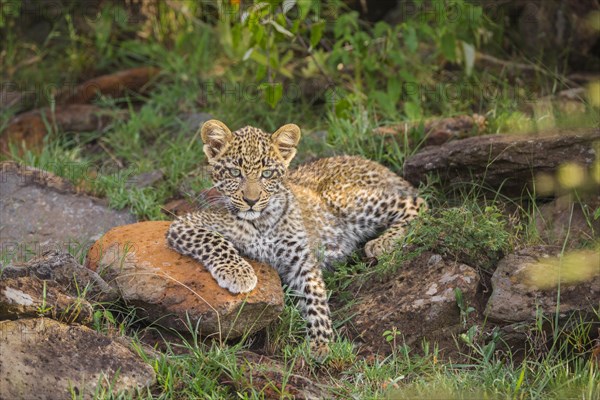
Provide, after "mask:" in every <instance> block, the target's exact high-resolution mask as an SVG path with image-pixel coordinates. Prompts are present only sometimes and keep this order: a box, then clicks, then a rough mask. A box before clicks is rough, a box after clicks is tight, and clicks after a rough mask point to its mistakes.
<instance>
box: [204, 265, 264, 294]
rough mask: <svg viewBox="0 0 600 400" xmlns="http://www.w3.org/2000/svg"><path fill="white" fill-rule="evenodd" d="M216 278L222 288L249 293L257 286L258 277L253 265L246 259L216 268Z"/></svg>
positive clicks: (214, 273)
mask: <svg viewBox="0 0 600 400" xmlns="http://www.w3.org/2000/svg"><path fill="white" fill-rule="evenodd" d="M213 276H214V278H215V279H216V280H217V283H218V284H219V286H221V287H222V288H225V289H227V290H229V291H230V292H231V293H234V294H237V293H247V292H250V291H251V290H252V289H254V288H255V287H256V283H257V281H258V279H257V278H256V274H255V273H254V269H252V266H251V265H250V264H249V263H248V262H247V261H245V260H242V262H240V263H238V264H236V265H227V266H224V267H221V268H217V269H215V271H214V272H213Z"/></svg>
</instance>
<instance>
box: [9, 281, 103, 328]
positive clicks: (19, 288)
mask: <svg viewBox="0 0 600 400" xmlns="http://www.w3.org/2000/svg"><path fill="white" fill-rule="evenodd" d="M93 314H94V310H93V308H92V306H91V304H90V303H89V302H88V301H86V300H85V299H84V298H83V297H78V296H71V295H69V294H66V293H64V290H63V288H62V287H61V286H60V285H59V284H58V283H56V282H54V281H43V280H40V279H36V278H32V277H30V276H25V277H19V278H3V279H0V320H6V319H18V318H32V317H38V316H45V317H50V318H53V319H56V320H58V321H61V322H65V323H73V322H77V323H79V324H83V325H87V324H89V323H91V322H92V320H93Z"/></svg>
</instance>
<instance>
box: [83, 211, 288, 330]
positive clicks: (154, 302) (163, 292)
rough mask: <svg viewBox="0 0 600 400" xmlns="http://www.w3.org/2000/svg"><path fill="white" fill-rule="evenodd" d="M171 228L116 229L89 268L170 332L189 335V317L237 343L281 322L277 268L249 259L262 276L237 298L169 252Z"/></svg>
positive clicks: (95, 250)
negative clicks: (167, 236)
mask: <svg viewBox="0 0 600 400" xmlns="http://www.w3.org/2000/svg"><path fill="white" fill-rule="evenodd" d="M169 224H170V223H169V222H167V221H147V222H139V223H136V224H131V225H123V226H119V227H116V228H113V229H111V230H110V231H109V232H108V233H106V234H105V235H104V236H103V237H102V238H101V239H100V240H99V241H97V242H96V243H95V244H94V245H93V246H92V248H91V249H90V252H89V253H88V258H87V261H86V266H87V267H88V268H91V269H92V270H94V271H96V272H98V273H99V274H100V275H101V276H103V277H104V279H105V280H106V281H107V282H108V283H109V284H111V286H114V287H116V288H117V289H118V290H119V292H120V293H121V296H122V298H123V299H124V300H125V301H126V302H127V303H128V304H131V305H134V306H137V307H139V312H141V313H142V315H145V316H147V317H148V318H149V319H150V320H151V321H152V322H156V323H157V324H159V325H162V326H165V327H169V328H174V329H177V330H180V331H187V330H188V329H189V327H188V323H187V316H189V320H190V321H191V323H192V324H193V325H194V328H195V326H196V323H198V321H199V323H198V328H199V333H200V334H202V335H203V336H208V335H213V336H217V335H218V337H219V338H221V339H227V338H229V339H231V338H236V337H239V336H242V335H243V334H244V333H252V332H255V331H257V330H260V329H262V328H264V327H265V326H267V325H268V324H269V323H270V322H271V321H273V320H274V319H275V318H277V316H278V315H279V314H280V313H281V311H282V310H283V291H282V289H281V281H280V279H279V276H278V274H277V271H275V269H273V268H271V267H269V266H268V265H265V264H261V263H258V262H256V261H252V260H248V262H250V264H251V265H252V267H253V268H254V271H255V272H256V275H257V277H258V284H257V286H256V289H254V290H253V291H252V292H250V293H247V294H238V295H234V294H231V293H229V292H228V291H227V290H226V289H223V288H221V287H220V286H218V285H217V282H216V281H215V280H214V279H213V277H212V276H211V274H210V273H209V272H208V271H207V270H206V269H205V268H204V267H203V266H202V265H201V264H200V263H198V262H197V261H195V260H193V259H192V258H190V257H187V256H183V255H181V254H179V253H177V252H175V251H174V250H171V249H170V248H168V247H167V242H166V239H165V234H166V232H167V229H168V227H169ZM186 314H187V316H186Z"/></svg>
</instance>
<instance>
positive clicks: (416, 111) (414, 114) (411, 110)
mask: <svg viewBox="0 0 600 400" xmlns="http://www.w3.org/2000/svg"><path fill="white" fill-rule="evenodd" d="M404 113H405V114H406V116H407V117H408V119H409V120H418V119H420V118H421V106H420V105H419V104H418V103H416V102H414V101H407V102H405V103H404Z"/></svg>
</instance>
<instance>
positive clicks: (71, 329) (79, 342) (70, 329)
mask: <svg viewBox="0 0 600 400" xmlns="http://www.w3.org/2000/svg"><path fill="white" fill-rule="evenodd" d="M0 354H2V357H1V358H0V398H2V399H66V398H71V397H72V394H71V393H74V394H75V395H76V396H77V398H86V399H88V398H93V397H94V392H95V391H98V392H99V393H101V392H102V391H106V392H107V393H111V392H112V394H113V395H116V394H117V393H125V394H128V395H129V396H135V394H136V393H137V392H138V391H140V390H144V391H145V390H146V388H147V387H149V386H151V385H152V384H154V382H155V381H156V376H155V373H154V369H153V368H152V367H151V366H150V365H148V364H146V363H145V362H143V361H142V360H141V358H140V357H139V356H137V355H136V354H134V353H133V352H132V351H131V350H129V349H128V348H127V347H125V346H123V345H121V344H118V343H116V342H114V341H113V340H112V339H110V338H108V337H105V336H102V335H101V334H99V333H97V332H95V331H93V330H91V329H89V328H86V327H82V326H69V325H65V324H61V323H60V322H57V321H54V320H51V319H47V318H37V319H22V320H18V321H1V322H0ZM109 383H110V387H108V385H109Z"/></svg>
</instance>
